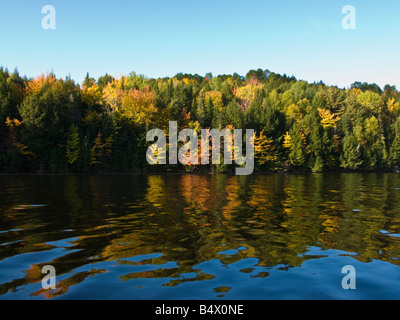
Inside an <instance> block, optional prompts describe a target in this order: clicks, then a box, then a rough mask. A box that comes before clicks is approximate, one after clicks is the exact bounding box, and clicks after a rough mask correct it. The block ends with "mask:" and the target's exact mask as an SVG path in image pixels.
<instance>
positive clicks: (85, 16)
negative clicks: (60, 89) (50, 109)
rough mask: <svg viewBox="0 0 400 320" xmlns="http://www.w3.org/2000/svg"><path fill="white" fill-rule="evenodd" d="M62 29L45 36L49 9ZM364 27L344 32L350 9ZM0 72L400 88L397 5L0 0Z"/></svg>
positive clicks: (308, 0) (383, 1) (335, 0)
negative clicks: (258, 73)
mask: <svg viewBox="0 0 400 320" xmlns="http://www.w3.org/2000/svg"><path fill="white" fill-rule="evenodd" d="M44 5H53V6H54V7H55V9H56V29H55V30H45V29H43V28H42V18H43V17H44V16H45V14H42V12H41V11H42V7H43V6H44ZM345 5H352V6H354V8H355V9H356V29H355V30H346V29H343V28H342V19H343V18H344V17H345V14H342V7H343V6H345ZM0 65H1V66H3V67H6V68H8V69H9V70H10V71H13V70H14V69H15V68H17V69H18V71H19V72H20V74H21V75H27V76H28V77H32V76H36V75H39V74H41V73H45V72H48V71H53V72H54V73H55V74H56V76H57V77H61V78H64V77H65V76H67V75H70V76H71V77H72V78H73V79H74V80H75V81H77V82H79V83H81V82H82V81H83V78H84V76H85V75H86V72H89V73H90V75H91V76H93V77H95V78H98V77H99V76H101V75H104V74H105V73H108V74H111V75H114V76H118V75H121V74H125V75H126V74H129V73H130V72H131V71H135V72H136V73H137V74H144V75H146V76H148V77H165V76H174V75H175V74H176V73H178V72H183V73H192V74H195V73H197V74H200V75H205V74H206V73H207V72H212V73H213V75H218V74H233V73H234V72H237V73H239V74H241V75H246V73H247V72H248V71H249V70H250V69H258V68H261V69H269V70H271V71H273V72H276V73H281V74H284V73H286V74H287V75H290V76H291V75H294V76H295V77H296V78H297V79H304V80H307V81H309V82H314V81H320V80H322V81H324V82H325V83H326V84H329V85H337V86H339V87H346V86H349V85H350V84H351V83H353V82H354V81H362V82H369V83H373V82H375V83H377V84H378V85H380V86H381V87H383V86H384V85H385V84H391V85H396V86H397V88H398V89H400V1H399V0H380V1H377V0H375V1H371V0H346V1H342V0H318V1H316V0H303V1H301V0H283V1H282V0H280V1H278V0H263V1H261V0H260V1H255V0H246V1H244V0H240V1H237V0H229V1H226V0H205V1H196V0H149V1H131V0H129V1H128V0H126V1H122V0H113V1H104V0H96V1H92V0H84V1H77V0H68V1H67V0H46V1H41V0H0Z"/></svg>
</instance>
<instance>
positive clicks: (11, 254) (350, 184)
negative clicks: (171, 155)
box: [0, 173, 400, 300]
mask: <svg viewBox="0 0 400 320" xmlns="http://www.w3.org/2000/svg"><path fill="white" fill-rule="evenodd" d="M0 187H1V188H0V299H217V300H218V299H221V300H223V299H232V300H235V299H257V300H259V299H261V300H263V299H400V260H399V259H400V175H398V174H373V173H365V174H359V173H347V174H336V173H335V174H333V173H332V174H271V175H251V176H241V177H239V176H231V175H43V176H39V175H38V176H36V175H2V176H0ZM45 265H51V266H53V267H54V268H55V270H56V289H43V288H42V279H43V277H45V276H46V274H44V273H42V268H43V266H45ZM345 266H352V267H353V268H354V269H353V271H354V272H355V273H354V272H350V273H349V274H347V273H345V272H344V270H342V269H343V267H345ZM342 271H343V272H344V273H342ZM345 277H346V281H344V280H343V279H344V278H345ZM350 277H351V278H350ZM342 280H343V282H344V283H348V284H350V283H352V284H354V285H355V289H347V290H346V289H344V288H343V286H342Z"/></svg>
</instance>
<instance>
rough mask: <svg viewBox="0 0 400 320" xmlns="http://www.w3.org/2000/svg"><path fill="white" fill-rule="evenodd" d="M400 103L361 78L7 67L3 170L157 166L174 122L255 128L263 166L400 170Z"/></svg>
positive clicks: (2, 79)
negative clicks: (339, 82) (346, 81)
mask: <svg viewBox="0 0 400 320" xmlns="http://www.w3.org/2000/svg"><path fill="white" fill-rule="evenodd" d="M399 103H400V95H399V92H398V91H397V90H396V87H394V86H390V85H387V86H385V88H384V90H381V89H380V88H379V87H378V86H377V85H376V84H368V83H361V82H356V83H354V84H353V85H352V86H351V88H349V89H340V88H337V87H334V86H327V85H325V84H323V83H322V82H319V83H313V84H310V83H307V82H306V81H297V79H296V78H294V77H288V76H286V75H279V74H276V73H273V72H271V71H269V70H263V69H255V70H250V71H249V72H248V73H247V74H246V76H241V75H238V74H237V73H235V74H233V75H218V76H213V75H212V74H211V73H208V74H206V75H205V76H204V77H203V76H199V75H197V74H196V75H191V74H183V73H179V74H177V75H176V76H174V77H172V78H158V79H150V78H147V77H145V76H144V75H137V74H136V73H134V72H131V73H130V74H129V75H128V76H125V77H121V78H114V77H112V76H110V75H108V74H106V75H104V76H102V77H100V78H98V79H97V81H96V79H94V78H92V77H90V75H89V74H87V75H86V77H85V79H84V80H83V83H82V86H80V85H79V84H76V83H74V82H73V81H72V80H71V79H68V78H67V79H65V80H63V79H57V78H56V77H55V75H54V74H48V75H40V76H38V77H36V78H33V79H26V78H21V77H20V76H19V74H18V72H17V71H14V72H13V73H10V72H8V70H6V69H4V68H0V155H1V156H0V170H1V171H2V172H15V171H33V172H37V171H49V172H62V171H66V170H71V171H82V172H86V171H99V170H107V171H141V170H151V169H152V168H150V166H149V165H148V164H147V162H146V150H147V147H148V146H149V143H148V142H147V141H146V133H147V131H148V130H149V129H151V128H160V129H162V130H165V131H166V132H167V130H168V121H170V120H175V121H178V126H179V129H182V128H186V127H195V128H196V129H197V131H199V130H200V129H201V128H216V129H220V130H221V129H223V128H226V127H230V128H231V129H243V130H245V129H254V130H255V132H256V136H257V137H258V139H259V141H258V146H257V150H256V154H257V157H256V159H255V161H256V163H255V167H256V169H259V170H269V169H271V170H273V169H279V168H283V167H285V168H289V167H291V168H294V169H296V170H306V171H312V172H321V171H327V170H369V171H373V170H386V169H392V168H396V167H399V166H400V120H399V119H400V118H399V113H400V107H399ZM261 138H262V139H261ZM284 164H285V165H284ZM193 169H194V168H187V167H183V166H164V167H160V168H158V169H157V170H161V171H171V170H172V171H173V170H189V171H192V170H193ZM203 169H204V170H211V171H214V172H226V171H230V169H232V167H231V166H230V165H226V164H224V163H221V164H220V165H211V166H206V167H205V168H202V169H201V170H202V171H204V170H203ZM198 170H200V169H198V167H197V166H196V169H195V171H198Z"/></svg>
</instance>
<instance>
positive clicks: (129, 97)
mask: <svg viewBox="0 0 400 320" xmlns="http://www.w3.org/2000/svg"><path fill="white" fill-rule="evenodd" d="M120 111H121V114H122V115H123V116H125V117H127V118H129V119H132V120H133V121H134V122H136V123H146V124H150V123H151V121H152V117H153V116H154V115H155V114H156V112H157V107H156V99H155V92H154V91H150V90H147V91H141V90H136V89H130V90H129V91H128V92H123V95H122V105H121V110H120Z"/></svg>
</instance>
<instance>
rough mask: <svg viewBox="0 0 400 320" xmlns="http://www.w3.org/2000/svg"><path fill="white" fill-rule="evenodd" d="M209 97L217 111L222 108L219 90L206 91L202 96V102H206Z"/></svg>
mask: <svg viewBox="0 0 400 320" xmlns="http://www.w3.org/2000/svg"><path fill="white" fill-rule="evenodd" d="M209 99H211V102H212V104H213V106H214V107H215V108H217V109H218V110H219V111H222V109H223V108H224V103H223V101H222V93H221V92H219V91H216V90H212V91H207V92H206V93H205V94H204V96H203V102H204V104H205V103H207V101H208V100H209Z"/></svg>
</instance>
